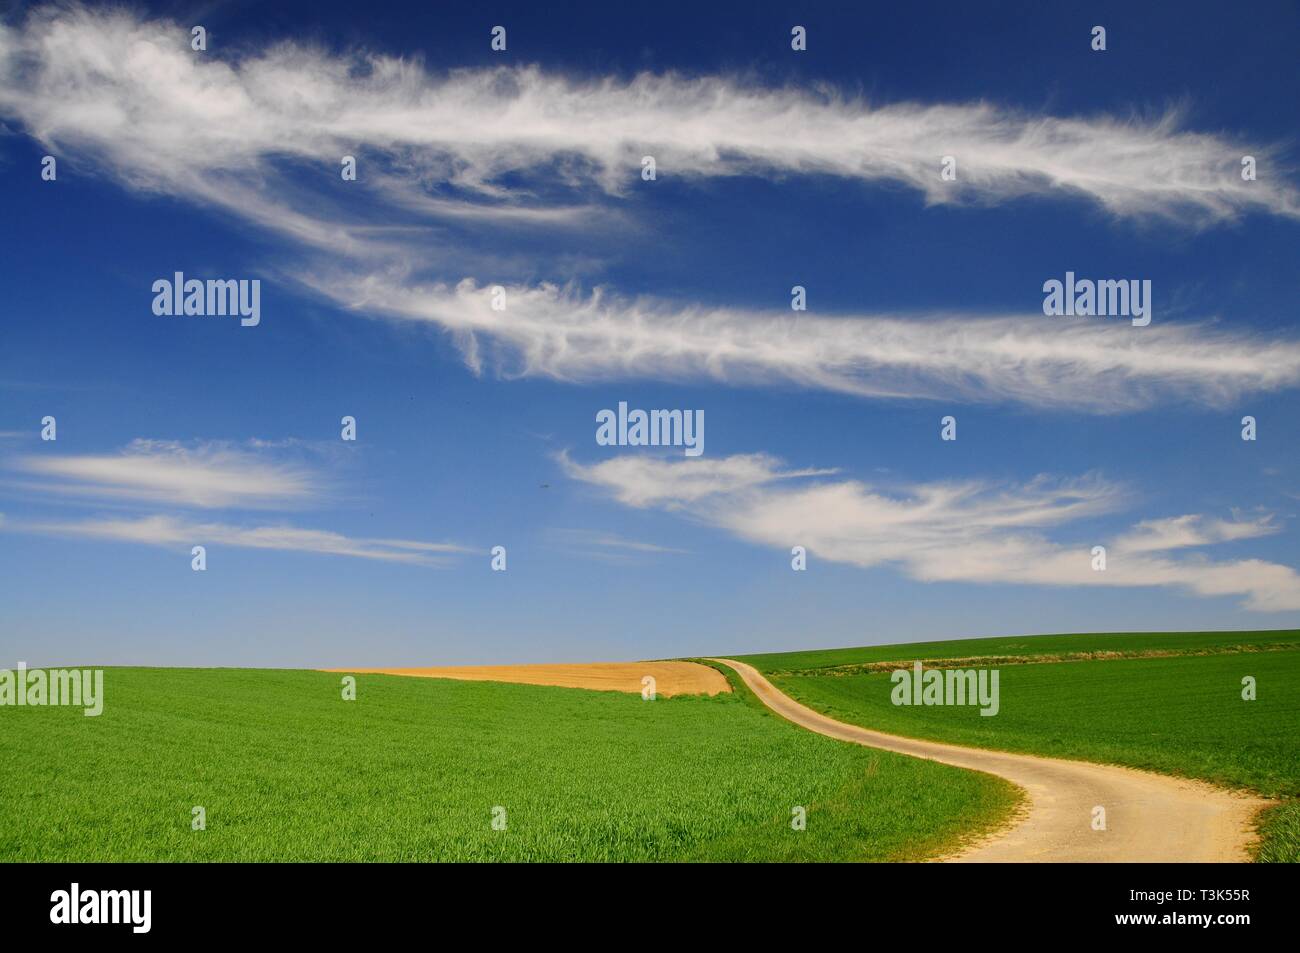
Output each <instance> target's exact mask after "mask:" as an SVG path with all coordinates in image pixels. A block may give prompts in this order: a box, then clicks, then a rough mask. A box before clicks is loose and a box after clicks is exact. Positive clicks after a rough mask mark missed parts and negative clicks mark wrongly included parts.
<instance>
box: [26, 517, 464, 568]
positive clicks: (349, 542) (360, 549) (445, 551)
mask: <svg viewBox="0 0 1300 953" xmlns="http://www.w3.org/2000/svg"><path fill="white" fill-rule="evenodd" d="M6 528H7V529H10V530H13V531H17V532H27V533H37V534H41V535H47V536H70V537H76V538H79V539H99V540H110V541H115V542H124V543H144V544H149V545H152V546H164V547H179V548H183V549H188V548H190V547H192V546H195V545H203V546H207V547H215V546H226V547H232V548H238V549H272V550H280V551H284V552H298V553H319V554H325V555H332V556H352V557H356V558H359V559H373V560H381V561H385V562H399V563H411V564H414V565H420V566H432V567H439V566H444V565H447V564H448V557H451V556H454V555H457V554H461V553H468V552H472V550H470V549H467V548H465V547H463V546H458V545H456V544H454V543H428V542H421V541H419V540H408V539H371V538H364V537H352V536H346V535H344V534H342V533H335V532H331V531H329V530H320V529H307V528H303V527H298V526H291V525H287V524H274V525H266V526H241V525H233V524H229V523H216V522H205V521H197V520H191V519H184V518H180V517H176V516H168V515H152V516H141V517H126V518H104V517H100V518H94V519H83V520H54V521H51V520H38V521H24V522H21V523H11V524H10V525H9V526H8V527H6Z"/></svg>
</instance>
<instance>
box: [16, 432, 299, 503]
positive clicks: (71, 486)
mask: <svg viewBox="0 0 1300 953" xmlns="http://www.w3.org/2000/svg"><path fill="white" fill-rule="evenodd" d="M13 468H14V469H16V470H18V471H20V472H24V473H28V474H32V475H34V476H39V477H42V478H44V479H42V480H41V482H40V483H39V484H38V485H36V487H34V488H36V489H39V490H41V491H45V492H52V493H58V494H65V495H73V496H88V497H97V498H101V499H122V500H145V501H149V502H154V503H165V504H171V505H177V506H191V507H199V508H202V509H213V508H228V507H247V508H256V509H261V508H267V507H285V506H301V505H304V504H306V503H309V502H312V501H315V500H316V499H318V498H319V496H320V494H321V492H322V490H323V484H322V481H321V480H320V478H319V477H318V476H317V475H316V474H315V473H314V472H313V471H312V470H311V469H310V468H308V467H307V466H305V465H303V464H301V463H295V462H285V461H272V460H267V459H265V457H264V455H262V454H259V453H254V452H250V451H249V450H245V449H242V448H240V447H238V446H235V445H232V444H227V443H220V442H205V443H196V444H193V445H185V444H181V443H177V442H175V441H167V440H134V441H132V442H131V443H130V444H129V445H128V446H127V447H125V448H124V449H123V450H122V451H120V452H118V453H110V454H83V455H77V456H54V455H29V456H24V457H20V458H18V459H17V460H16V461H14V463H13Z"/></svg>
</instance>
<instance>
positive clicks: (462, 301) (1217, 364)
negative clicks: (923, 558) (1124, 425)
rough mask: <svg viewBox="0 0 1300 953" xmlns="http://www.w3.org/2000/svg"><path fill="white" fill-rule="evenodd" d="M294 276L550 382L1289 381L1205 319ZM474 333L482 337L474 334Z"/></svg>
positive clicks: (1137, 403)
mask: <svg viewBox="0 0 1300 953" xmlns="http://www.w3.org/2000/svg"><path fill="white" fill-rule="evenodd" d="M306 281H307V282H308V284H310V285H312V286H313V287H316V288H317V289H318V290H319V291H321V292H322V293H324V294H326V295H328V296H330V297H332V298H334V299H335V300H337V301H339V302H341V303H343V304H344V305H345V306H347V307H350V308H353V309H355V310H357V311H359V312H363V313H380V314H386V315H391V316H394V317H398V318H402V319H406V320H413V321H424V322H429V323H431V324H434V325H436V326H440V327H443V328H446V329H448V330H449V331H451V332H452V333H453V335H454V336H455V338H456V340H457V341H458V342H459V343H460V345H461V347H462V350H463V351H464V354H465V358H466V361H467V362H468V363H469V364H470V366H471V367H474V368H475V369H478V370H481V369H482V367H483V365H484V364H485V363H486V362H487V361H488V360H491V361H492V363H494V364H495V365H497V366H499V367H501V368H503V369H504V370H505V371H506V372H507V373H514V374H519V375H521V376H532V375H542V376H548V377H552V378H555V379H558V380H565V381H590V380H602V379H611V378H625V377H658V378H668V379H700V378H703V379H708V380H714V381H718V382H726V383H738V384H762V383H771V382H780V383H787V384H797V385H800V386H804V387H813V388H819V389H826V390H834V391H840V392H843V393H849V394H855V395H858V396H863V397H877V398H927V399H953V398H957V399H962V400H969V401H975V402H979V401H1011V402H1020V403H1026V404H1031V405H1033V406H1035V407H1044V408H1058V409H1072V410H1084V411H1092V412H1114V411H1122V410H1133V409H1137V408H1142V407H1146V406H1150V405H1152V404H1156V403H1160V402H1164V401H1169V400H1175V399H1177V400H1191V401H1195V402H1198V403H1205V404H1209V405H1223V404H1226V403H1228V402H1229V401H1231V400H1232V399H1233V398H1235V397H1237V396H1239V395H1241V394H1243V393H1252V392H1258V391H1271V390H1278V389H1282V388H1288V387H1294V386H1296V385H1297V384H1300V341H1289V340H1285V339H1283V340H1276V339H1274V340H1264V339H1263V338H1261V337H1256V336H1251V335H1249V334H1243V333H1240V332H1237V333H1229V332H1227V331H1224V330H1222V329H1218V328H1214V327H1212V326H1209V325H1201V326H1198V325H1175V324H1166V325H1154V324H1153V325H1152V326H1150V327H1145V328H1133V327H1131V326H1129V325H1128V324H1127V323H1120V324H1115V323H1111V324H1107V323H1106V322H1105V321H1101V320H1096V319H1088V318H1073V319H1071V318H1046V317H1043V316H1042V315H1039V316H1037V317H1036V318H1025V317H1016V316H994V317H971V316H956V315H951V314H947V315H942V314H941V315H931V316H913V317H904V316H900V315H860V316H844V317H839V318H824V317H816V316H808V315H794V314H792V313H789V312H787V313H784V314H782V313H777V312H765V311H746V310H743V309H736V308H705V307H683V306H681V305H677V304H674V303H672V302H667V301H662V300H656V299H653V298H636V299H630V298H622V297H619V296H617V295H612V294H610V293H608V292H606V291H603V290H599V289H598V290H596V291H594V292H592V293H590V294H584V293H581V292H579V291H577V290H575V289H572V288H560V287H557V286H554V285H543V286H540V287H526V286H512V287H506V288H505V292H506V309H505V310H504V311H495V310H493V309H492V305H491V296H490V288H487V287H481V286H479V285H477V284H476V283H475V282H473V281H468V280H467V281H463V282H461V283H459V284H458V285H456V286H454V287H449V286H447V285H441V284H432V285H415V286H409V285H406V284H404V283H403V282H402V281H401V280H400V279H392V278H389V277H387V276H372V277H370V278H368V279H367V280H364V281H361V282H356V281H352V280H350V279H349V280H344V281H337V280H331V279H322V278H319V277H309V278H307V279H306ZM480 338H481V340H480Z"/></svg>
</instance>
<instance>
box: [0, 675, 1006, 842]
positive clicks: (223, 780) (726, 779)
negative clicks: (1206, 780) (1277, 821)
mask: <svg viewBox="0 0 1300 953" xmlns="http://www.w3.org/2000/svg"><path fill="white" fill-rule="evenodd" d="M339 681H340V676H338V675H331V674H325V673H317V672H304V671H267V670H244V669H225V670H221V669H218V670H193V669H108V670H107V671H106V672H105V679H104V694H105V699H106V701H105V708H104V713H103V714H102V715H101V716H99V717H98V718H87V717H84V716H83V715H82V713H81V711H80V709H68V708H12V707H6V708H3V709H0V727H2V729H3V730H0V790H3V791H4V794H5V796H4V798H3V799H0V860H5V861H11V860H24V861H30V860H70V861H108V860H153V859H160V860H407V861H415V860H420V861H426V860H444V861H461V860H574V861H596V860H891V859H915V858H921V857H925V856H928V855H930V854H932V853H933V852H935V851H936V850H939V849H941V848H944V847H949V846H951V845H952V844H953V843H954V842H956V841H957V840H959V839H960V837H961V836H962V832H965V831H971V830H979V829H984V828H986V827H988V826H990V825H994V824H997V823H999V822H1001V821H1002V820H1003V819H1004V818H1005V817H1006V816H1007V815H1008V813H1009V812H1010V811H1011V809H1012V807H1013V804H1014V803H1015V801H1016V800H1017V798H1018V794H1017V792H1016V791H1015V789H1014V788H1013V787H1012V786H1011V785H1009V784H1006V783H1005V782H1002V781H1000V780H998V779H995V778H992V777H988V776H985V775H978V774H972V773H968V772H964V771H960V770H957V769H954V768H950V767H946V766H943V765H938V764H932V763H929V762H924V761H918V760H915V759H911V758H905V757H901V756H896V755H892V754H889V753H886V752H878V751H872V750H869V749H865V748H860V747H857V746H855V745H850V744H844V743H840V742H836V741H833V740H831V739H827V738H822V737H820V736H817V735H813V734H811V733H809V732H806V731H803V730H801V729H798V728H796V727H794V726H792V725H790V724H788V723H786V722H784V721H782V720H780V719H778V718H776V717H775V716H772V715H771V714H769V713H768V712H766V711H765V710H763V709H762V708H761V706H759V705H757V703H756V702H755V701H754V700H753V699H752V698H750V697H748V695H747V693H737V694H735V695H724V696H718V697H716V698H711V699H710V698H702V697H684V698H674V699H662V698H661V699H659V700H657V701H654V702H645V701H642V700H641V699H640V697H639V696H635V695H624V694H620V693H612V692H594V691H586V690H582V689H564V688H544V687H536V686H527V685H503V684H496V683H485V682H453V681H445V680H437V679H421V678H402V677H395V676H384V675H374V676H360V677H358V696H357V700H356V701H352V702H345V701H342V700H341V698H340V689H339ZM498 805H499V806H501V807H504V808H505V809H506V821H507V829H506V830H504V831H501V830H493V829H492V826H491V820H492V809H493V807H494V806H498ZM796 805H802V806H805V807H806V808H807V818H808V823H807V830H805V831H794V830H792V829H791V824H790V820H791V808H792V807H794V806H796ZM194 806H203V807H204V808H205V809H206V812H207V829H206V830H202V831H194V830H192V829H191V816H192V815H191V809H192V808H193V807H194Z"/></svg>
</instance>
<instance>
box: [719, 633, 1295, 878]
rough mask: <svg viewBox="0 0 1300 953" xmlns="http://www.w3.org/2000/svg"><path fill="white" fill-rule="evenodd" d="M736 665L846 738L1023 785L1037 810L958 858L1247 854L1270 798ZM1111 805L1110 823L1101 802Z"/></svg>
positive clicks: (814, 727) (764, 691) (814, 724)
mask: <svg viewBox="0 0 1300 953" xmlns="http://www.w3.org/2000/svg"><path fill="white" fill-rule="evenodd" d="M713 661H716V662H721V663H722V664H724V665H728V666H730V667H731V668H732V669H734V670H735V671H736V673H737V674H739V675H740V677H741V679H743V680H744V682H745V684H746V685H748V686H749V688H750V689H751V690H752V691H753V692H754V694H755V695H757V696H758V697H759V699H761V700H762V702H763V704H765V705H767V707H768V708H770V709H772V710H773V711H774V712H776V713H777V714H779V715H781V716H782V717H783V718H787V719H789V720H790V721H792V722H794V723H795V724H797V725H800V726H802V727H804V728H807V729H808V730H810V731H816V732H818V733H820V734H823V735H829V736H830V737H832V738H839V739H841V740H843V741H853V742H856V743H858V744H861V745H868V746H870V747H872V748H883V749H885V750H886V751H896V752H898V753H900V754H908V755H913V756H914V757H917V758H928V759H930V760H932V761H942V762H943V763H944V764H952V765H956V766H958V767H961V768H970V769H972V770H975V771H984V772H987V773H988V774H994V775H997V776H998V777H1002V778H1006V779H1007V780H1008V781H1010V782H1012V783H1013V784H1015V785H1018V786H1019V787H1021V788H1023V789H1024V790H1025V791H1026V792H1027V793H1028V796H1029V797H1028V811H1027V812H1026V814H1025V815H1024V816H1023V817H1022V818H1020V819H1018V820H1017V821H1016V822H1014V823H1013V825H1012V826H1011V827H1010V828H1008V829H1007V830H1005V831H1002V832H999V833H997V834H995V835H993V836H992V837H990V838H988V839H986V840H985V841H984V842H982V843H979V844H976V845H974V846H972V847H970V848H967V849H965V850H963V851H962V852H961V853H959V854H955V855H953V856H952V857H950V858H948V859H949V860H957V861H1106V862H1120V861H1193V862H1209V861H1242V860H1248V859H1249V845H1250V843H1251V841H1252V840H1253V832H1252V818H1253V817H1254V814H1255V813H1256V812H1257V811H1258V810H1259V809H1260V808H1261V807H1264V806H1266V805H1267V804H1268V803H1270V802H1268V801H1264V800H1261V799H1259V798H1253V797H1246V796H1242V795H1237V794H1234V793H1232V792H1229V791H1225V790H1222V789H1220V788H1217V787H1214V786H1212V785H1209V784H1205V783H1203V782H1200V781H1188V780H1183V779H1181V778H1172V777H1168V776H1165V775H1160V774H1150V773H1148V772H1145V771H1135V770H1133V769H1131V768H1120V767H1114V766H1111V765H1102V764H1090V763H1087V762H1083V761H1061V760H1057V759H1055V758H1041V757H1037V756H1035V755H1027V754H1010V753H1006V752H1001V751H986V750H983V749H981V748H964V747H960V746H958V745H950V744H943V743H941V742H936V741H920V740H917V739H914V738H903V737H900V736H898V735H889V734H885V733H883V732H879V731H870V730H868V729H866V728H859V727H858V726H856V725H847V724H844V723H843V722H839V721H836V720H834V719H833V718H828V717H826V716H825V715H822V714H819V713H818V712H815V711H813V710H812V709H811V708H808V707H806V706H804V705H801V704H799V703H798V702H796V701H795V700H794V699H792V698H790V697H789V696H788V695H785V694H784V693H783V692H781V691H780V690H779V689H777V688H776V687H775V686H774V685H772V683H771V682H769V681H768V680H767V679H766V678H764V677H763V675H762V674H760V673H759V672H758V670H757V669H755V668H754V667H753V666H751V665H747V664H745V663H744V662H734V661H731V660H730V659H714V660H713ZM1098 806H1100V807H1103V808H1105V812H1106V814H1105V821H1106V829H1105V830H1094V829H1093V816H1094V814H1093V812H1094V809H1095V808H1096V807H1098Z"/></svg>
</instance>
